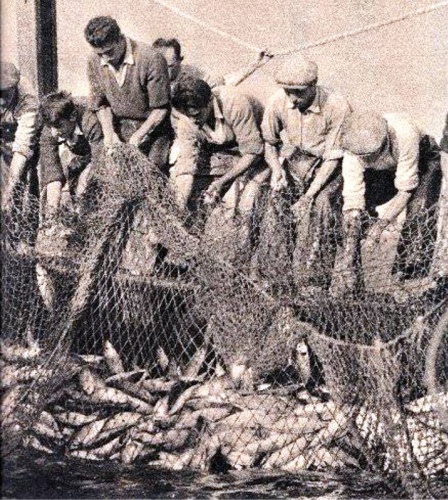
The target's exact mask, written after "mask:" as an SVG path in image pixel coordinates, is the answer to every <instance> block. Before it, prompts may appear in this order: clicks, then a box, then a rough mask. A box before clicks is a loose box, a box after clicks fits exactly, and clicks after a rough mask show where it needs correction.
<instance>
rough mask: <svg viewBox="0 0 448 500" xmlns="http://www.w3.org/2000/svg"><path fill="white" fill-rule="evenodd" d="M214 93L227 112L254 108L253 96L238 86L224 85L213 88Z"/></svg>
mask: <svg viewBox="0 0 448 500" xmlns="http://www.w3.org/2000/svg"><path fill="white" fill-rule="evenodd" d="M213 95H214V96H215V97H216V98H217V99H218V102H219V103H220V104H221V106H222V110H223V112H224V113H225V112H226V111H228V112H238V111H243V110H253V103H252V101H251V98H250V97H249V96H248V95H246V94H244V93H243V92H241V91H239V90H238V89H237V88H236V87H233V86H230V85H229V86H227V85H222V86H220V87H215V88H214V89H213Z"/></svg>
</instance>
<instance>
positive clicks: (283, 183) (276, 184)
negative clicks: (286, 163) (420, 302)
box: [271, 168, 288, 192]
mask: <svg viewBox="0 0 448 500" xmlns="http://www.w3.org/2000/svg"><path fill="white" fill-rule="evenodd" d="M287 187H288V181H287V180H286V173H285V171H284V170H283V168H282V169H280V170H276V171H273V172H272V175H271V188H272V190H273V191H276V192H277V191H282V190H283V189H286V188H287Z"/></svg>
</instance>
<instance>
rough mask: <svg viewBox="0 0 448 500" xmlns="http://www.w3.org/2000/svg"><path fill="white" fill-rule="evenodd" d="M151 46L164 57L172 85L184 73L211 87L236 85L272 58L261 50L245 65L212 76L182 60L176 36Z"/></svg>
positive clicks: (159, 40)
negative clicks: (227, 72)
mask: <svg viewBox="0 0 448 500" xmlns="http://www.w3.org/2000/svg"><path fill="white" fill-rule="evenodd" d="M152 46H153V48H154V49H156V50H158V51H159V52H160V53H161V54H162V55H163V56H164V57H165V59H166V62H167V64H168V73H169V75H170V81H171V86H172V87H173V86H174V85H175V84H176V81H177V79H178V78H179V77H181V76H182V77H184V76H186V75H188V76H190V77H193V78H198V79H200V80H204V81H205V82H207V83H208V84H209V85H210V87H211V88H214V87H218V86H220V85H234V86H236V85H239V84H240V83H241V82H242V81H244V80H245V79H246V78H248V77H249V76H250V75H251V74H252V73H253V72H254V71H256V70H257V69H258V68H260V67H261V66H263V65H264V64H265V63H267V62H268V61H269V60H270V59H271V58H272V54H271V53H270V52H269V51H267V50H262V51H260V52H259V53H258V54H257V58H256V59H255V60H254V61H253V62H251V63H250V64H249V65H248V66H247V67H245V68H242V69H240V70H238V71H235V72H233V73H229V74H227V75H224V76H220V77H212V76H211V75H208V74H207V73H206V72H205V71H202V70H201V69H199V68H198V67H197V66H193V65H192V64H185V63H184V62H183V60H184V56H183V55H182V48H181V45H180V43H179V40H177V39H176V38H157V40H156V41H155V42H154V43H153V44H152Z"/></svg>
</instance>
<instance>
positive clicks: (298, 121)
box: [262, 56, 351, 287]
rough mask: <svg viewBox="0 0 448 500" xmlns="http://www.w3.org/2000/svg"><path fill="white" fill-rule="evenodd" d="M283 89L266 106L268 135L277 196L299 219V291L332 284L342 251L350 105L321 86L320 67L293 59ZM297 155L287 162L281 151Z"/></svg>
mask: <svg viewBox="0 0 448 500" xmlns="http://www.w3.org/2000/svg"><path fill="white" fill-rule="evenodd" d="M275 79H276V81H277V83H278V85H279V86H280V87H281V88H280V89H279V90H278V91H277V92H276V93H275V94H274V95H273V96H272V97H271V98H270V100H269V103H268V105H267V107H266V110H265V114H264V118H263V124H262V132H263V138H264V140H265V142H266V146H265V155H266V161H267V162H268V164H269V166H270V168H271V171H272V176H271V187H272V189H273V192H274V193H280V192H282V194H281V195H280V196H284V197H285V198H286V201H287V203H286V207H287V209H286V211H285V214H284V215H285V216H287V213H288V212H289V210H288V206H290V208H291V210H292V213H293V214H294V218H295V231H294V232H295V242H293V245H292V246H293V247H294V251H293V256H292V260H293V269H294V275H295V282H296V284H297V285H298V286H307V287H308V286H319V287H321V286H325V285H327V276H328V274H329V273H328V270H326V269H325V266H323V265H322V258H323V257H324V260H325V261H326V262H327V265H329V266H330V268H331V265H332V262H333V259H334V253H335V247H336V238H335V234H336V231H335V230H334V229H335V227H336V226H337V220H338V213H340V208H339V209H338V205H340V197H341V174H340V166H341V160H342V156H343V151H342V149H341V145H340V131H341V126H342V123H343V121H344V119H345V118H346V116H347V115H348V114H349V113H350V111H351V110H350V105H349V103H348V102H347V100H346V99H345V98H344V97H343V96H341V95H339V94H337V93H335V92H332V91H330V90H329V89H327V88H324V87H322V86H320V85H317V80H318V68H317V65H316V63H314V62H312V61H309V60H307V59H305V58H304V57H302V56H294V57H290V58H288V59H287V60H286V61H285V62H284V64H283V65H282V66H280V67H279V69H278V70H277V72H276V73H275ZM282 146H283V147H287V148H288V149H290V150H291V154H290V155H289V156H288V157H287V158H286V159H285V161H284V162H283V163H282V161H281V158H280V156H281V154H282V152H281V147H282Z"/></svg>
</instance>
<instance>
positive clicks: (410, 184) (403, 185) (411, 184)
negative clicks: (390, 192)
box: [395, 179, 418, 191]
mask: <svg viewBox="0 0 448 500" xmlns="http://www.w3.org/2000/svg"><path fill="white" fill-rule="evenodd" d="M417 186H418V179H412V180H409V181H407V182H396V183H395V187H396V188H397V190H398V191H414V189H416V188H417Z"/></svg>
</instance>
